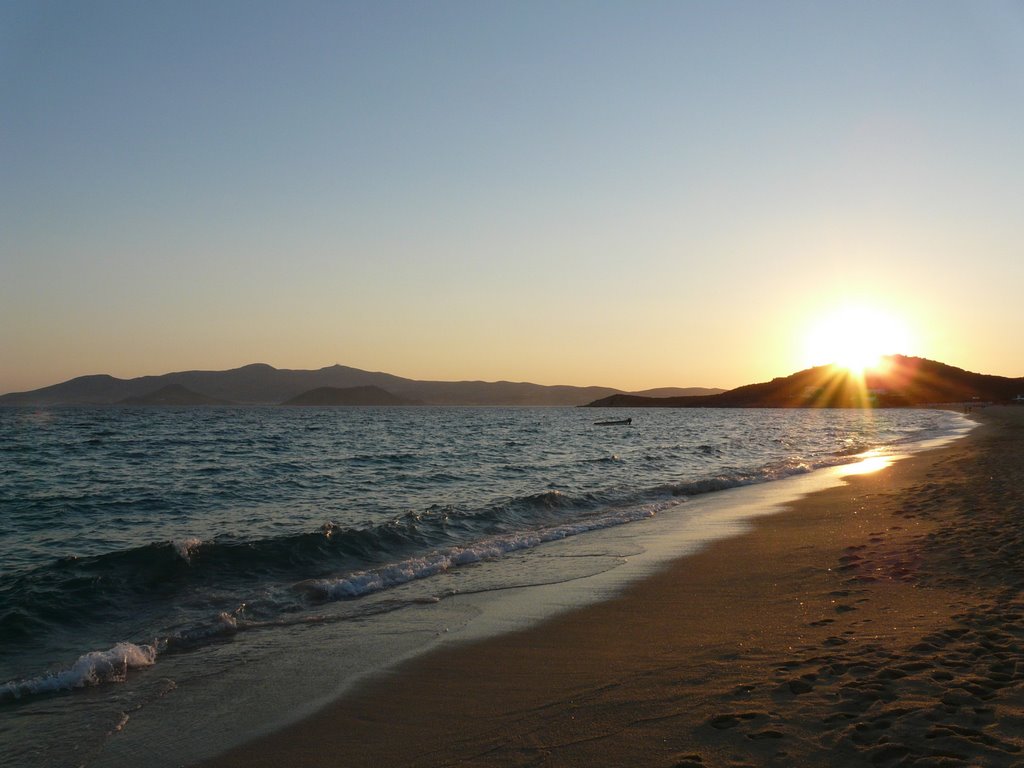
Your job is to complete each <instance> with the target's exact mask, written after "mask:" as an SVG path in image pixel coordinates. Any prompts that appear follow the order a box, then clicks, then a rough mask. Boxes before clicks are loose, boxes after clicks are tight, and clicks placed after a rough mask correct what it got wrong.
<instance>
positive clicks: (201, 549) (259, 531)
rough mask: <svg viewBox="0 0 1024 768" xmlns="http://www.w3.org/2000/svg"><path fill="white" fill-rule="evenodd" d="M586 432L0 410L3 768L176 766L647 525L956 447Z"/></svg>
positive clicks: (898, 438) (466, 418) (762, 432)
mask: <svg viewBox="0 0 1024 768" xmlns="http://www.w3.org/2000/svg"><path fill="white" fill-rule="evenodd" d="M607 413H608V412H605V411H596V410H589V409H571V408H309V409H286V408H270V407H268V408H257V407H252V408H180V409H178V408H165V409H158V408H106V409H89V408H52V409H45V410H37V409H29V408H6V409H3V408H0V755H3V761H2V762H3V764H4V765H5V766H21V765H25V766H37V765H38V766H83V765H84V766H91V765H96V766H100V765H131V764H136V763H139V762H142V761H143V760H145V761H146V762H147V763H148V764H150V765H181V764H187V763H188V762H190V761H193V760H195V759H198V758H200V757H202V756H205V755H208V754H210V753H212V752H215V751H217V750H218V749H221V748H223V747H225V746H229V745H231V744H234V743H237V742H239V741H241V740H243V739H244V738H247V737H248V736H251V735H253V734H254V733H256V732H258V731H260V730H262V729H266V728H268V727H271V726H273V725H274V724H275V723H280V722H283V721H284V719H286V718H287V717H288V716H292V717H294V716H297V715H299V714H301V713H302V712H305V711H310V710H311V709H313V708H315V706H316V705H317V704H318V703H321V702H323V701H325V700H327V699H328V698H329V697H331V696H333V695H336V694H337V693H338V691H340V690H343V689H344V687H345V686H346V685H349V684H351V683H352V682H353V681H355V680H357V679H358V678H359V677H360V676H361V675H364V674H366V673H367V672H372V671H373V670H375V669H381V668H384V667H386V666H387V665H388V664H391V663H394V662H395V661H397V660H399V659H402V658H406V657H408V656H410V655H414V654H415V653H417V652H420V651H422V650H423V649H425V648H428V647H432V645H433V644H434V643H435V642H436V641H437V638H438V637H440V636H443V635H445V634H447V633H455V634H458V633H459V632H463V631H464V630H465V628H466V627H469V626H471V625H473V623H474V621H478V620H479V617H480V616H481V614H482V613H484V612H485V611H483V610H482V609H481V607H480V606H481V605H482V603H481V602H480V600H481V598H480V596H484V597H485V598H486V596H488V595H498V594H502V593H511V592H516V594H526V595H529V594H530V592H529V590H531V589H541V588H548V589H550V588H551V585H565V584H576V587H577V592H578V593H582V592H586V591H587V589H588V587H587V584H588V583H589V582H588V581H587V580H588V579H592V578H594V577H596V576H597V575H599V574H602V573H606V572H609V571H614V570H615V569H618V568H621V567H623V565H624V564H625V563H627V562H628V561H629V560H630V559H631V558H633V557H635V556H636V555H638V554H639V553H641V552H642V550H643V549H644V545H643V544H642V543H641V542H642V538H639V539H638V538H636V537H635V536H634V535H633V533H634V532H642V531H644V530H648V531H649V530H650V529H649V528H645V526H649V525H650V522H651V521H652V520H654V519H656V518H658V519H661V521H662V522H661V525H666V524H671V525H672V526H674V527H675V528H678V529H683V528H685V529H687V530H693V531H697V532H698V533H699V531H700V529H701V527H702V526H707V525H710V522H709V519H705V518H704V517H702V513H701V510H702V509H704V507H702V506H701V504H699V503H698V502H699V501H700V500H702V499H709V498H713V497H716V496H718V497H719V498H724V497H723V496H722V494H727V493H729V492H730V491H729V489H734V488H738V487H744V486H761V485H762V484H768V485H770V484H772V483H773V482H774V481H779V480H782V479H784V478H788V477H794V476H798V475H804V474H807V473H812V472H814V471H815V470H821V469H824V468H828V467H834V466H837V465H842V464H846V463H850V462H853V461H857V460H858V458H859V457H861V456H863V455H864V454H866V453H868V452H872V453H874V454H885V453H893V452H906V451H909V450H913V449H914V448H915V446H919V445H921V444H922V443H924V442H926V441H928V440H934V439H937V438H943V437H948V436H951V435H955V434H958V433H960V432H963V431H965V430H966V429H967V428H968V426H967V422H965V420H964V419H963V418H962V417H960V416H958V415H957V414H954V413H951V412H947V411H932V410H881V411H874V412H869V411H845V410H825V411H822V410H757V409H753V410H717V409H681V410H676V409H651V410H636V411H625V410H616V411H613V412H611V414H612V418H625V417H627V416H630V417H632V419H633V423H632V425H630V426H597V425H595V424H594V423H593V422H594V421H596V420H599V419H600V418H602V416H604V415H605V414H607ZM768 485H765V486H764V487H768ZM666 521H667V522H666ZM570 592H571V590H570V591H569V592H565V594H567V595H568V594H570ZM466 596H476V598H475V599H474V600H468V599H467V597H466ZM565 600H566V607H568V606H569V605H571V603H572V598H568V597H566V598H565ZM529 601H530V599H529V597H527V599H526V601H525V602H527V603H529ZM183 734H188V735H187V736H185V735H183Z"/></svg>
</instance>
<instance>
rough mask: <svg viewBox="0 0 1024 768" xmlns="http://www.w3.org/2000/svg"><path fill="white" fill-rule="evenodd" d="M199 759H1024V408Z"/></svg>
mask: <svg viewBox="0 0 1024 768" xmlns="http://www.w3.org/2000/svg"><path fill="white" fill-rule="evenodd" d="M977 417H978V418H979V420H981V421H982V422H983V424H982V426H981V427H979V428H978V429H976V430H974V432H972V433H971V435H970V436H968V437H967V438H965V439H962V440H959V441H957V442H955V443H953V444H951V445H949V446H947V447H944V448H940V449H937V450H933V451H929V452H926V453H922V454H918V455H916V456H913V457H911V458H909V459H906V460H903V461H900V462H897V463H896V464H895V465H893V466H891V467H889V468H887V469H885V470H883V471H881V472H878V473H874V474H866V475H855V476H850V477H849V478H847V479H846V480H845V481H844V482H843V484H842V485H841V486H839V487H835V488H830V489H828V490H825V491H821V492H818V493H815V494H812V495H810V496H807V497H804V498H802V499H800V500H799V501H797V502H795V503H793V504H792V505H791V506H789V507H788V508H787V509H786V510H785V511H783V512H781V513H780V514H778V515H774V516H771V517H766V518H761V519H759V520H758V521H757V523H756V525H755V528H754V530H753V531H752V532H750V533H748V534H745V535H743V536H739V537H736V538H732V539H727V540H723V541H719V542H717V543H715V544H713V545H711V546H710V547H708V548H707V549H706V550H704V551H702V552H701V553H699V554H697V555H695V556H692V557H688V558H685V559H682V560H679V561H677V562H675V563H674V564H672V565H671V567H669V568H667V569H666V570H664V571H662V572H660V573H658V574H657V575H655V576H653V577H652V578H649V579H646V580H644V581H642V582H639V583H636V584H634V585H632V586H631V587H629V588H628V589H627V590H626V591H625V593H623V594H622V595H621V596H619V597H618V598H616V599H614V600H611V601H608V602H605V603H601V604H598V605H595V606H591V607H587V608H584V609H581V610H578V611H574V612H571V613H568V614H564V615H562V616H560V617H558V618H556V619H554V620H552V621H549V622H547V623H545V624H543V625H541V626H539V627H536V628H532V629H529V630H526V631H522V632H518V633H515V634H511V635H505V636H501V637H497V638H493V639H489V640H485V641H482V642H479V643H475V644H472V645H467V646H461V647H448V648H444V649H442V650H440V651H437V652H434V653H432V654H430V655H427V656H423V657H419V658H416V659H414V660H413V661H411V662H409V663H407V664H405V665H404V666H402V667H400V668H399V669H397V670H396V671H395V672H393V673H391V674H390V675H389V677H388V678H387V680H386V681H384V682H383V683H382V682H381V681H380V680H379V679H378V680H375V681H373V684H372V685H365V686H363V687H361V688H359V689H357V690H356V691H354V692H353V693H351V694H350V695H348V696H346V697H344V698H343V699H341V700H339V701H337V702H335V703H333V704H331V705H330V706H328V707H327V708H326V709H324V710H322V711H321V712H319V713H318V714H316V715H315V716H313V717H311V718H309V719H307V720H304V721H302V722H300V723H298V724H296V725H293V726H290V727H288V728H286V729H284V730H282V731H279V732H277V733H274V734H271V735H269V736H266V737H263V738H260V739H258V740H256V741H254V742H251V743H250V744H247V745H245V746H243V747H241V748H239V749H236V750H234V751H232V752H229V753H227V754H225V755H222V756H220V757H219V758H217V759H214V760H212V761H209V762H207V763H203V765H204V766H208V767H209V768H229V767H236V766H237V767H240V766H283V765H306V766H382V765H388V766H454V765H481V766H485V765H486V766H490V765H494V766H527V765H531V766H532V765H552V766H594V765H608V766H613V765H614V766H619V765H644V766H648V765H649V766H677V767H679V768H682V767H683V766H686V767H696V766H709V767H710V766H759V765H779V766H783V765H785V766H792V765H851V766H852V765H879V766H897V765H899V766H904V765H913V766H947V765H948V766H952V765H985V766H1010V765H1020V764H1024V753H1022V750H1021V747H1022V746H1024V685H1022V682H1024V599H1022V595H1021V589H1022V588H1024V526H1022V525H1021V522H1020V519H1019V518H1020V515H1021V513H1022V512H1024V408H992V409H986V410H983V411H981V412H979V413H978V414H977Z"/></svg>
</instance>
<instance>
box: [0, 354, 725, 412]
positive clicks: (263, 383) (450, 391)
mask: <svg viewBox="0 0 1024 768" xmlns="http://www.w3.org/2000/svg"><path fill="white" fill-rule="evenodd" d="M169 385H178V386H181V387H184V388H185V389H188V390H191V391H193V392H197V393H202V394H203V395H205V396H207V397H210V398H214V399H217V400H224V401H229V402H233V403H237V404H240V405H276V404H278V403H282V402H285V401H287V400H290V399H292V398H294V397H297V396H298V395H300V394H302V393H303V392H308V391H310V390H312V389H318V388H320V387H335V388H338V389H348V388H351V387H369V386H373V387H379V388H380V389H383V390H385V391H387V392H390V393H391V394H393V395H395V396H396V397H399V398H402V399H404V400H413V401H419V402H421V403H424V404H428V405H582V404H584V403H589V402H591V401H592V400H596V399H598V398H602V397H607V396H608V395H612V394H616V393H618V392H621V390H618V389H613V388H611V387H571V386H544V385H540V384H530V383H526V382H510V381H497V382H485V381H417V380H414V379H405V378H402V377H400V376H393V375H391V374H389V373H379V372H376V373H375V372H370V371H363V370H360V369H358V368H349V367H347V366H344V365H333V366H330V367H327V368H321V369H319V370H314V371H302V370H286V369H278V368H274V367H272V366H270V365H266V364H264V363H255V364H253V365H246V366H243V367H241V368H235V369H232V370H228V371H181V372H177V373H167V374H163V375H162V376H141V377H139V378H135V379H117V378H114V377H113V376H106V375H99V376H80V377H78V378H75V379H71V380H70V381H65V382H62V383H60V384H54V385H53V386H49V387H42V388H41V389H36V390H33V391H31V392H15V393H11V394H7V395H3V396H0V405H34V406H40V405H115V404H118V403H122V402H124V401H125V400H127V399H128V398H135V397H144V396H147V395H149V394H150V393H152V392H155V391H157V390H159V389H161V388H163V387H166V386H169ZM696 391H698V392H700V391H702V390H699V389H698V390H696ZM719 391H720V390H719ZM679 392H680V393H688V392H690V391H689V390H680V391H679Z"/></svg>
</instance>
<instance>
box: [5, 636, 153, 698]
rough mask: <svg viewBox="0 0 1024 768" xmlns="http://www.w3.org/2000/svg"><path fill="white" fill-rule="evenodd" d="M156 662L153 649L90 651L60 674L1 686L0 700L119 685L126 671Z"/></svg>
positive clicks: (132, 647)
mask: <svg viewBox="0 0 1024 768" xmlns="http://www.w3.org/2000/svg"><path fill="white" fill-rule="evenodd" d="M155 663H156V647H155V646H152V645H135V644H134V643H118V644H117V645H115V646H114V647H113V648H111V649H109V650H106V651H91V652H90V653H87V654H85V655H83V656H79V657H78V661H76V662H75V663H74V664H72V665H71V667H69V668H68V669H65V670H62V671H60V672H55V673H52V674H47V675H42V676H40V677H34V678H32V679H30V680H15V681H11V682H8V683H4V684H3V685H0V701H4V700H8V699H20V698H21V697H22V696H28V695H31V694H37V693H55V692H57V691H70V690H72V689H73V688H85V687H86V686H90V685H99V684H101V683H120V682H124V681H125V680H126V679H127V677H128V670H129V669H139V668H141V667H150V666H152V665H153V664H155Z"/></svg>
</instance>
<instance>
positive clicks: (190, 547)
mask: <svg viewBox="0 0 1024 768" xmlns="http://www.w3.org/2000/svg"><path fill="white" fill-rule="evenodd" d="M202 543H203V540H202V539H197V538H196V537H194V536H190V537H189V538H187V539H175V540H174V541H172V542H171V546H173V547H174V551H175V552H177V553H178V557H180V558H181V559H182V560H184V561H185V562H186V563H188V562H191V561H192V552H193V551H195V549H196V548H197V547H198V546H199V545H200V544H202Z"/></svg>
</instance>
